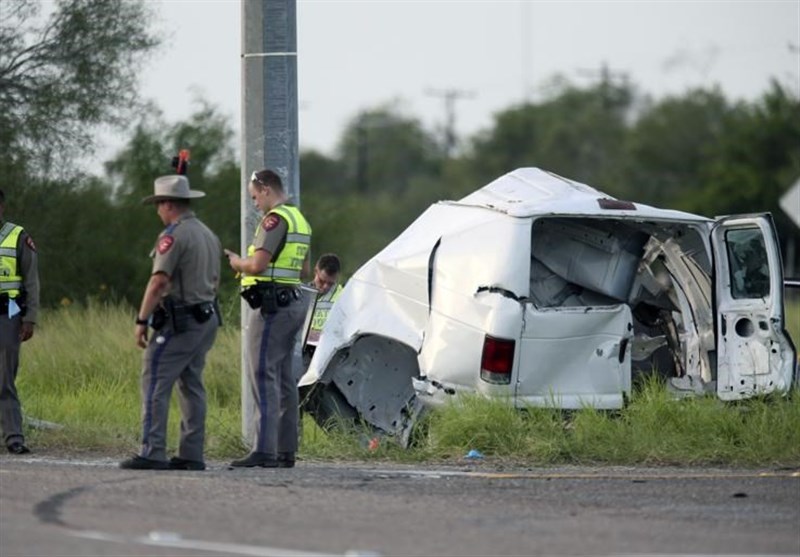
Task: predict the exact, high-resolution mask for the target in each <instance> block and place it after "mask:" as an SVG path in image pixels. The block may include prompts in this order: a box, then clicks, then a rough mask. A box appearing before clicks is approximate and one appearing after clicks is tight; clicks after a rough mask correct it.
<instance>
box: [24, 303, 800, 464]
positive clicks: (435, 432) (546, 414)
mask: <svg viewBox="0 0 800 557" xmlns="http://www.w3.org/2000/svg"><path fill="white" fill-rule="evenodd" d="M792 307H793V310H792V311H795V312H797V313H795V315H798V316H799V317H800V304H798V303H795V305H794V306H792ZM790 315H791V314H790ZM42 317H43V320H42V322H41V323H40V325H39V326H38V327H37V331H36V335H35V336H34V338H33V339H32V340H31V341H30V342H27V343H25V344H24V345H23V351H22V366H21V371H20V376H19V381H18V386H19V390H20V394H21V397H22V401H23V410H24V413H25V414H26V416H28V417H30V418H34V419H35V420H44V421H46V422H52V423H55V424H59V426H61V427H60V428H56V429H51V428H38V427H30V424H36V423H37V422H35V421H34V420H29V428H28V432H27V434H28V437H29V439H30V441H31V444H32V445H34V446H35V447H38V448H40V449H45V450H47V449H51V450H54V451H69V452H79V451H91V452H102V453H106V454H113V455H124V454H125V453H127V452H133V451H135V450H136V449H137V448H138V444H139V439H140V437H141V424H140V412H141V410H140V408H141V401H140V394H139V380H140V374H141V364H142V361H141V358H142V350H140V349H139V348H137V347H136V346H135V342H134V338H133V325H132V322H133V310H132V309H127V308H122V307H118V306H108V305H102V304H91V305H89V306H88V307H68V308H63V309H60V310H55V311H46V312H44V313H43V316H42ZM787 324H788V326H789V328H790V330H791V331H792V335H793V336H794V339H795V344H798V343H797V340H798V338H800V337H798V333H800V331H798V330H797V329H792V318H791V317H789V318H787ZM240 342H241V341H240V337H239V331H238V321H237V322H235V323H232V322H230V321H229V322H228V323H227V324H226V325H225V326H223V327H222V328H221V329H220V332H219V335H218V337H217V341H216V343H215V345H214V348H213V349H212V350H211V352H210V353H209V357H208V361H207V364H206V369H205V372H204V379H205V384H206V392H207V398H208V417H207V439H206V453H207V456H208V457H209V458H212V459H213V458H219V459H225V458H230V457H233V456H238V455H240V454H242V453H243V452H244V451H246V450H247V449H246V447H245V445H244V443H243V442H242V439H241V412H240V396H241V395H240V393H241V376H240V373H241V372H240V353H241V352H240ZM179 415H180V414H179V411H178V408H177V405H176V404H175V402H174V401H173V405H172V407H171V410H170V429H169V444H170V446H169V449H170V450H173V451H174V450H175V447H176V446H177V440H178V426H179ZM370 440H372V443H370ZM470 449H476V450H478V451H480V452H481V453H482V454H483V455H484V456H485V457H486V458H487V459H489V460H491V461H493V462H497V463H504V462H514V463H517V464H519V463H527V464H531V465H533V464H536V465H549V464H558V463H606V464H641V463H645V464H653V465H658V464H679V465H689V464H691V465H745V466H792V467H797V466H800V390H797V389H795V390H794V391H793V392H791V393H790V394H789V395H788V396H785V397H778V396H773V397H767V398H759V399H754V400H747V401H742V402H739V403H735V404H731V403H723V402H721V401H719V400H718V399H717V398H716V397H713V396H707V397H699V398H687V399H683V400H675V399H673V398H672V397H671V396H670V395H669V394H668V393H667V391H666V389H665V388H664V386H663V385H662V384H661V383H659V382H658V381H656V380H654V379H653V380H648V381H644V382H643V383H642V384H640V385H637V387H636V390H635V393H634V396H632V398H631V402H630V403H629V404H628V405H627V406H626V407H625V408H623V409H621V410H619V411H615V412H607V411H598V410H593V409H590V408H586V409H582V410H578V411H572V412H566V411H561V410H557V409H552V408H550V409H548V408H533V407H531V408H528V409H526V410H525V411H518V410H514V409H513V408H511V407H510V405H509V404H508V403H507V401H502V400H486V399H484V398H482V397H479V396H464V397H461V398H459V399H458V400H457V401H455V402H454V403H452V404H450V405H448V406H446V407H444V408H442V409H440V410H437V411H436V412H432V413H430V414H428V415H427V416H426V417H425V418H424V419H423V420H422V421H421V423H420V424H419V425H418V427H417V428H416V430H415V434H414V444H413V446H412V448H410V449H408V450H404V449H401V448H400V447H399V446H398V445H397V444H395V443H392V442H391V440H390V439H382V440H379V439H378V438H376V437H375V436H374V434H372V433H370V432H369V431H368V430H366V429H365V430H364V431H356V432H353V431H352V430H351V431H350V432H342V431H323V430H322V429H320V428H319V427H317V426H316V424H315V423H314V422H313V421H312V420H311V419H310V417H308V416H306V417H305V419H304V421H303V435H302V443H301V450H300V456H301V457H302V458H306V459H309V458H310V459H338V460H342V459H345V460H347V459H378V460H381V459H389V460H393V461H402V462H419V461H431V460H434V461H448V462H461V461H463V458H464V456H465V455H466V453H467V452H468V451H469V450H470Z"/></svg>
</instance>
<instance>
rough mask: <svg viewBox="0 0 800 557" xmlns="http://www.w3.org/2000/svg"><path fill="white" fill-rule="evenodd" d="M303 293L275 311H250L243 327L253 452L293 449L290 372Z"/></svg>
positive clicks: (294, 404) (294, 395) (294, 403)
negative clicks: (245, 344) (251, 402)
mask: <svg viewBox="0 0 800 557" xmlns="http://www.w3.org/2000/svg"><path fill="white" fill-rule="evenodd" d="M306 296H307V294H305V293H301V294H300V296H299V299H297V300H292V301H291V303H289V305H288V306H284V307H278V308H277V312H276V313H272V314H268V315H262V314H261V312H260V311H258V310H255V311H253V312H252V313H251V315H250V319H249V321H248V327H247V352H248V354H247V363H248V369H247V371H248V377H249V379H250V381H249V382H250V389H251V392H252V395H253V400H254V401H255V412H254V414H253V422H254V423H253V424H252V425H253V436H254V439H253V447H252V450H253V451H254V452H261V453H268V454H270V455H277V454H278V453H295V452H296V451H297V423H298V414H299V409H298V405H299V396H298V391H297V379H296V377H295V376H294V373H293V369H292V368H293V366H292V360H293V353H294V346H295V339H296V337H297V334H298V333H299V331H300V329H302V327H303V322H304V321H305V317H306V310H307V299H306Z"/></svg>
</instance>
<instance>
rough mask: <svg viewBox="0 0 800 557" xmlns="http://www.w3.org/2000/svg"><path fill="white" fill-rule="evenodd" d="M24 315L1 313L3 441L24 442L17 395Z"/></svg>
mask: <svg viewBox="0 0 800 557" xmlns="http://www.w3.org/2000/svg"><path fill="white" fill-rule="evenodd" d="M21 328H22V317H21V316H20V315H15V316H14V317H12V318H10V319H9V317H8V315H0V426H2V429H3V441H5V444H6V446H8V445H10V444H11V443H16V442H19V443H24V441H25V440H24V439H23V436H22V407H21V406H20V402H19V397H18V396H17V388H16V384H15V382H16V380H17V369H18V368H19V349H20V344H21V342H20V340H19V333H20V329H21Z"/></svg>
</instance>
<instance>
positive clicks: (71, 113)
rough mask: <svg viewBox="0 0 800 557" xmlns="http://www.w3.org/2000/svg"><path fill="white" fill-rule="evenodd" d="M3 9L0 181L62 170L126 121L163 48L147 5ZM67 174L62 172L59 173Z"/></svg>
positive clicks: (61, 3) (85, 0)
mask: <svg viewBox="0 0 800 557" xmlns="http://www.w3.org/2000/svg"><path fill="white" fill-rule="evenodd" d="M42 4H43V3H42V2H39V1H35V0H4V1H3V2H0V150H2V152H3V158H2V162H0V164H1V165H2V167H0V176H4V177H5V176H8V177H10V178H12V179H22V178H23V176H24V175H25V174H26V173H27V172H31V171H33V172H36V173H38V174H40V175H43V174H46V173H47V172H48V170H49V169H50V168H51V167H53V163H54V162H58V163H59V165H58V167H59V168H60V169H63V168H64V166H65V165H68V164H69V161H70V159H71V157H72V156H73V155H75V154H83V153H86V152H89V151H91V148H92V146H93V141H94V139H93V134H92V131H93V130H92V127H93V126H96V125H98V124H110V125H118V124H122V123H124V122H125V118H126V117H127V116H128V115H129V114H130V109H131V108H133V107H134V106H135V104H136V93H137V88H136V84H137V76H138V74H139V68H140V65H141V63H142V61H143V60H144V59H145V57H146V56H147V54H149V53H150V52H151V51H152V50H153V49H154V48H155V47H156V46H157V44H158V40H157V39H156V37H155V36H154V35H152V34H151V33H150V32H149V30H148V24H149V21H150V18H151V15H150V9H149V7H148V5H147V4H146V3H145V2H144V1H143V0H57V1H56V2H55V3H54V4H48V7H52V10H50V13H49V14H48V15H47V16H46V17H45V16H44V15H43V14H42ZM60 172H61V170H60Z"/></svg>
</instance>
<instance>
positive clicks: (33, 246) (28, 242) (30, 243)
mask: <svg viewBox="0 0 800 557" xmlns="http://www.w3.org/2000/svg"><path fill="white" fill-rule="evenodd" d="M25 243H26V244H27V245H28V247H29V248H31V250H32V251H36V244H34V243H33V238H31V237H30V236H27V237H26V238H25Z"/></svg>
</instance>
